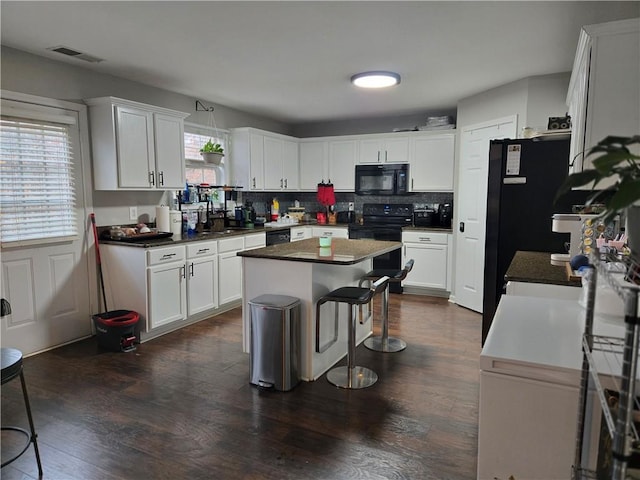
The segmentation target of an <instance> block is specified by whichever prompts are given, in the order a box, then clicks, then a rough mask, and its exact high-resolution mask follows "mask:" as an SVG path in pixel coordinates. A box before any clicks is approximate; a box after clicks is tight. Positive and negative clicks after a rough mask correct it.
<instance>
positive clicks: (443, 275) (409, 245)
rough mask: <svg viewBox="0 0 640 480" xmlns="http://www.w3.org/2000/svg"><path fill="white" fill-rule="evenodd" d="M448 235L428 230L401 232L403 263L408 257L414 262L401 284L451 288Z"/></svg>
mask: <svg viewBox="0 0 640 480" xmlns="http://www.w3.org/2000/svg"><path fill="white" fill-rule="evenodd" d="M449 237H450V235H449V234H447V233H441V232H430V231H411V232H403V233H402V244H403V245H402V256H403V264H404V263H406V262H407V261H408V260H410V259H413V260H414V262H415V263H414V265H413V270H411V272H410V273H409V275H407V278H406V279H405V280H404V282H403V285H405V286H413V287H422V288H430V289H437V290H451V287H450V285H451V281H450V278H449V277H450V275H449V268H450V265H449V264H450V262H449V253H450V249H449V242H450V239H449Z"/></svg>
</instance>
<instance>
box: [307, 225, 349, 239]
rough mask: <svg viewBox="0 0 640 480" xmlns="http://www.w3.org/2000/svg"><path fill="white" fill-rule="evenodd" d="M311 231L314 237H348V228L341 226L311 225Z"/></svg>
mask: <svg viewBox="0 0 640 480" xmlns="http://www.w3.org/2000/svg"><path fill="white" fill-rule="evenodd" d="M312 232H313V236H314V237H335V238H349V233H348V230H347V229H346V228H341V227H337V228H331V227H313V230H312Z"/></svg>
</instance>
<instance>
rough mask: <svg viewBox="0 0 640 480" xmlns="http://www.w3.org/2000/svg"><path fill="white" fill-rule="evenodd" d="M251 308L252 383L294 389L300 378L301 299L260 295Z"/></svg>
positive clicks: (282, 389) (278, 388)
mask: <svg viewBox="0 0 640 480" xmlns="http://www.w3.org/2000/svg"><path fill="white" fill-rule="evenodd" d="M249 308H250V315H251V316H250V318H251V337H250V364H251V366H250V378H251V383H252V384H253V385H258V386H259V387H263V388H273V389H275V390H280V391H283V392H286V391H288V390H291V389H292V388H293V387H295V386H296V385H297V384H298V383H299V382H300V375H299V369H300V299H298V298H295V297H288V296H285V295H261V296H259V297H256V298H254V299H253V300H250V301H249Z"/></svg>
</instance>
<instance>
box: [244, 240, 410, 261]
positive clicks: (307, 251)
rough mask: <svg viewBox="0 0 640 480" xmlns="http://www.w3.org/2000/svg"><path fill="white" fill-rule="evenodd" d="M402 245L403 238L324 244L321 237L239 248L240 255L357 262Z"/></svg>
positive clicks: (332, 241) (333, 241) (271, 258)
mask: <svg viewBox="0 0 640 480" xmlns="http://www.w3.org/2000/svg"><path fill="white" fill-rule="evenodd" d="M401 247H402V243H401V242H388V241H382V240H367V239H359V240H350V239H346V238H332V239H331V247H320V245H319V239H318V238H308V239H305V240H300V241H298V242H291V243H282V244H279V245H271V246H268V247H264V248H256V249H253V250H245V251H242V252H238V253H237V255H238V256H240V257H250V258H264V259H270V260H288V261H293V262H311V263H326V264H333V265H353V264H356V263H359V262H362V261H363V260H366V259H368V258H373V257H377V256H378V255H383V254H385V253H388V252H391V251H393V250H396V249H398V248H401Z"/></svg>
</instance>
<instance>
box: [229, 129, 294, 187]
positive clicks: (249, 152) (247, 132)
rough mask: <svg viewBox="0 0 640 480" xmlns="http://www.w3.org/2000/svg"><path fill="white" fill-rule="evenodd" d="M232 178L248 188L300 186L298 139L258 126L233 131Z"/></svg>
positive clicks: (236, 183)
mask: <svg viewBox="0 0 640 480" xmlns="http://www.w3.org/2000/svg"><path fill="white" fill-rule="evenodd" d="M231 142H232V149H231V155H232V162H231V170H232V171H231V178H232V179H233V183H234V184H235V185H241V186H243V187H245V188H247V189H249V190H266V191H278V190H294V191H295V190H298V188H299V185H300V179H299V175H300V173H299V171H300V169H299V164H298V140H297V139H295V138H293V137H287V136H285V135H279V134H276V133H271V132H266V131H263V130H258V129H255V128H237V129H234V130H233V131H232V133H231Z"/></svg>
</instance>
